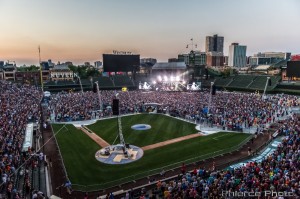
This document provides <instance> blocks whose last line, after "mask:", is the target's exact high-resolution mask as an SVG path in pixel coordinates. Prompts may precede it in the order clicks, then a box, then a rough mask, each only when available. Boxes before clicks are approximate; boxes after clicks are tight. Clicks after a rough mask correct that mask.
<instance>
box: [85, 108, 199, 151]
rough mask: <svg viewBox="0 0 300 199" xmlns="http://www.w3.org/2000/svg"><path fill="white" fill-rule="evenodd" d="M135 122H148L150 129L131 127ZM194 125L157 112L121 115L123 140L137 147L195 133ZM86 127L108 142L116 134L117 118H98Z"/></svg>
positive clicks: (113, 138)
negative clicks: (140, 129) (134, 128)
mask: <svg viewBox="0 0 300 199" xmlns="http://www.w3.org/2000/svg"><path fill="white" fill-rule="evenodd" d="M135 124H149V125H150V126H151V129H149V130H142V131H139V130H133V129H131V126H132V125H135ZM195 126H196V125H195V124H192V123H189V122H185V121H182V120H178V119H175V118H172V117H168V116H165V115H157V114H138V115H133V116H127V117H122V130H123V135H124V139H125V141H126V142H127V143H130V144H133V145H136V146H139V147H143V146H147V145H149V144H155V143H158V142H163V141H166V140H170V139H173V138H178V137H182V136H185V135H190V134H193V133H197V132H198V131H197V130H196V129H195ZM87 127H88V128H89V129H91V130H92V131H93V132H95V133H96V134H97V135H98V136H100V137H101V138H103V139H104V140H105V141H106V142H108V143H110V144H112V143H113V142H114V140H115V138H116V137H117V135H118V127H117V118H113V119H105V120H99V121H97V122H96V123H95V124H92V125H89V126H87ZM117 143H119V139H117Z"/></svg>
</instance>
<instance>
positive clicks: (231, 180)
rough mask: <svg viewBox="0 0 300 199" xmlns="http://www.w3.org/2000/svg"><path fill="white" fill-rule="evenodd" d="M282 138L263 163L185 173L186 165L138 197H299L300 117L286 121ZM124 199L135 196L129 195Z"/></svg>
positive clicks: (202, 168)
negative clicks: (170, 178) (168, 178)
mask: <svg viewBox="0 0 300 199" xmlns="http://www.w3.org/2000/svg"><path fill="white" fill-rule="evenodd" d="M279 135H280V136H282V141H281V143H280V144H279V145H278V146H277V148H276V150H275V151H274V152H273V153H272V154H270V155H269V156H267V157H264V158H263V160H262V161H260V162H255V161H254V162H253V161H248V162H247V163H245V164H243V166H241V167H238V168H228V169H224V170H219V171H218V170H215V169H214V168H204V167H201V165H200V167H198V168H195V169H194V170H193V171H188V172H186V169H184V165H183V166H182V169H181V171H182V174H181V175H178V177H177V178H176V179H173V180H169V181H158V182H157V183H156V187H155V189H153V190H152V191H150V192H149V191H144V190H142V191H141V192H140V197H139V198H140V199H144V198H165V199H182V198H259V196H262V197H263V198H282V199H283V198H299V197H300V184H299V183H300V120H299V118H296V116H295V115H294V117H293V118H292V119H290V120H286V121H284V122H283V125H282V126H281V128H280V129H279ZM127 195H128V196H127ZM264 196H266V197H264ZM125 198H132V197H130V193H129V194H128V193H127V194H126V197H125Z"/></svg>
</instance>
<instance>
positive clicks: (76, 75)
mask: <svg viewBox="0 0 300 199" xmlns="http://www.w3.org/2000/svg"><path fill="white" fill-rule="evenodd" d="M74 76H75V77H77V78H78V81H79V84H80V89H81V93H83V89H82V84H81V79H80V77H79V75H78V74H77V73H75V74H74Z"/></svg>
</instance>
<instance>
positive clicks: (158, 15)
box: [0, 0, 300, 65]
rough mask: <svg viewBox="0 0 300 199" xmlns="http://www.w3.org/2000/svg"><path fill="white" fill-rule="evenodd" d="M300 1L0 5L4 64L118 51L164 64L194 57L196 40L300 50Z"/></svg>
mask: <svg viewBox="0 0 300 199" xmlns="http://www.w3.org/2000/svg"><path fill="white" fill-rule="evenodd" d="M299 24H300V1H299V0H248V1H246V0H85V1H77V0H0V26H1V28H0V30H1V33H0V60H3V61H6V60H13V61H16V63H17V65H23V64H38V46H39V45H40V46H41V57H42V60H47V59H52V61H54V62H57V61H61V62H64V61H73V63H75V64H82V63H83V62H85V61H90V62H91V63H93V62H94V61H97V60H102V53H111V52H112V51H113V50H119V51H131V52H134V53H139V54H140V55H141V57H153V58H157V59H158V60H159V61H166V60H167V59H168V58H171V57H177V55H178V53H184V52H187V49H186V44H187V43H189V42H190V38H194V41H195V42H196V43H197V44H198V47H199V48H198V49H200V50H201V51H204V50H205V49H204V41H205V36H207V35H213V34H219V35H221V36H224V40H225V42H224V51H225V55H227V52H228V48H229V45H230V43H232V42H239V43H240V44H243V45H247V55H253V53H257V52H259V51H260V52H264V51H288V52H292V54H297V53H300V25H299Z"/></svg>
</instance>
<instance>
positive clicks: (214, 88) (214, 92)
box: [211, 85, 217, 95]
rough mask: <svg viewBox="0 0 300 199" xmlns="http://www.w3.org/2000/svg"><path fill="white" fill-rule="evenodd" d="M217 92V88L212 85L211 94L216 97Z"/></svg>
mask: <svg viewBox="0 0 300 199" xmlns="http://www.w3.org/2000/svg"><path fill="white" fill-rule="evenodd" d="M216 90H217V88H216V86H215V85H212V92H211V94H212V95H215V94H216Z"/></svg>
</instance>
